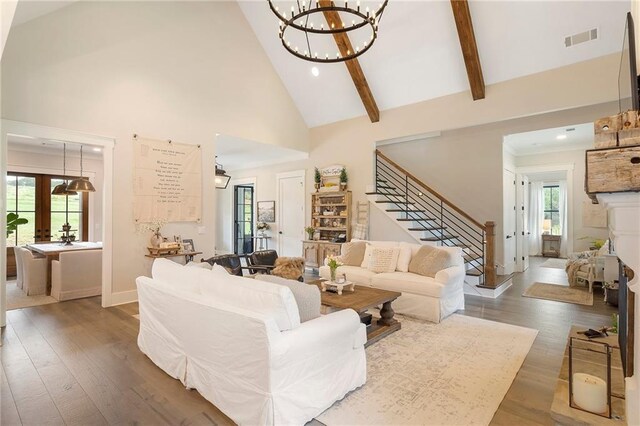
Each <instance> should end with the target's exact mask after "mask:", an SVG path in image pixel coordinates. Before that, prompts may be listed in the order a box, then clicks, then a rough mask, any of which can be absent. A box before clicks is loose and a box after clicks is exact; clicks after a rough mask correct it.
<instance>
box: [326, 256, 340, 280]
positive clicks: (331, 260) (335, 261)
mask: <svg viewBox="0 0 640 426" xmlns="http://www.w3.org/2000/svg"><path fill="white" fill-rule="evenodd" d="M327 266H328V267H329V271H330V272H331V282H332V283H335V282H336V270H337V269H338V266H342V261H340V258H339V257H338V256H329V257H327Z"/></svg>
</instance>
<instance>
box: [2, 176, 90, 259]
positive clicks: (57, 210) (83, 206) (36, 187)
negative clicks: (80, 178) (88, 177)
mask: <svg viewBox="0 0 640 426" xmlns="http://www.w3.org/2000/svg"><path fill="white" fill-rule="evenodd" d="M67 179H68V180H70V179H73V177H67ZM62 182H63V179H62V176H52V175H41V174H27V173H14V172H10V173H8V174H7V213H9V212H14V213H17V214H18V215H19V216H20V217H23V218H25V219H27V220H28V221H29V222H28V223H27V224H25V225H20V226H18V229H17V231H15V232H14V233H13V234H11V235H10V236H9V237H8V238H7V247H13V246H15V245H25V244H30V243H33V242H37V241H51V240H53V241H58V240H59V239H60V236H61V235H62V232H61V231H62V225H63V224H64V223H65V222H66V221H67V219H68V221H69V224H70V225H71V229H73V230H74V232H73V234H74V235H75V236H76V239H77V240H86V239H87V238H88V233H87V230H88V217H89V208H88V200H89V198H88V195H87V194H86V193H84V194H82V193H79V194H78V195H69V196H68V197H67V196H62V195H51V191H52V190H53V188H54V187H55V186H56V185H58V184H60V183H62Z"/></svg>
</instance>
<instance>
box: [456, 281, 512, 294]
mask: <svg viewBox="0 0 640 426" xmlns="http://www.w3.org/2000/svg"><path fill="white" fill-rule="evenodd" d="M512 285H513V281H512V279H511V277H510V278H509V279H508V280H507V281H505V282H504V283H502V284H500V286H499V287H496V288H487V287H479V286H476V285H472V284H469V283H467V282H465V283H464V294H469V295H471V296H480V297H486V298H488V299H497V298H498V297H499V296H500V295H501V294H502V293H504V292H505V291H506V290H507V289H508V288H509V287H511V286H512Z"/></svg>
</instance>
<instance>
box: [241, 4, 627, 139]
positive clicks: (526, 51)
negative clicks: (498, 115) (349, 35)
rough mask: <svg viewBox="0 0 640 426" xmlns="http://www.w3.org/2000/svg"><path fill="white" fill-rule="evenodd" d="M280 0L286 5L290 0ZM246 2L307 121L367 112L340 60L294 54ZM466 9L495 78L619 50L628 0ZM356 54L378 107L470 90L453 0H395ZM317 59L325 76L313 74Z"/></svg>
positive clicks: (266, 16)
mask: <svg viewBox="0 0 640 426" xmlns="http://www.w3.org/2000/svg"><path fill="white" fill-rule="evenodd" d="M274 1H275V4H278V5H279V6H280V8H281V9H283V8H284V10H290V7H291V4H292V2H291V1H278V0H274ZM362 3H363V4H364V3H365V0H362ZM375 3H376V4H378V1H376V2H375ZM240 7H241V9H242V11H243V12H244V14H245V16H246V18H247V20H248V21H249V24H250V25H251V27H252V28H253V31H254V32H255V34H256V36H257V37H258V40H259V41H260V43H261V44H262V46H263V47H264V49H265V51H266V53H267V55H268V56H269V59H270V60H271V62H272V64H273V66H274V68H275V69H276V71H277V72H278V74H279V75H280V78H281V79H282V81H283V83H284V85H285V86H286V88H287V89H288V91H289V93H290V94H291V96H292V98H293V100H294V102H295V103H296V105H297V106H298V108H299V110H300V112H301V113H302V116H303V117H304V119H305V121H306V123H307V125H309V126H310V127H314V126H318V125H322V124H326V123H331V122H335V121H339V120H345V119H348V118H352V117H357V116H361V115H365V114H366V112H365V110H364V107H363V106H362V102H361V101H360V98H359V97H358V94H357V92H356V90H355V87H354V85H353V82H352V81H351V79H350V77H349V74H348V72H347V70H346V67H345V66H344V64H341V63H337V64H318V65H316V64H314V63H311V62H307V61H304V60H301V59H298V58H296V57H294V56H293V55H291V54H289V53H288V52H286V51H285V50H284V48H283V47H282V45H281V44H280V40H279V38H278V36H277V24H278V22H277V19H276V17H275V15H273V14H272V12H271V11H270V10H269V7H268V5H267V2H265V1H259V2H257V1H240ZM470 9H471V15H472V19H473V26H474V30H475V35H476V40H477V43H478V51H479V55H480V61H481V64H482V69H483V74H484V80H485V84H487V85H489V84H493V83H497V82H501V81H506V80H510V79H513V78H517V77H521V76H524V75H529V74H534V73H537V72H541V71H545V70H549V69H553V68H558V67H562V66H565V65H569V64H572V63H576V62H580V61H585V60H588V59H593V58H596V57H599V56H603V55H606V54H610V53H614V52H618V51H620V50H621V48H622V36H623V31H624V22H625V14H626V12H628V11H629V10H630V2H629V1H478V0H477V1H472V2H471V4H470ZM316 25H318V24H316ZM325 25H326V23H325ZM596 27H597V28H598V31H599V37H600V38H599V39H597V40H594V41H590V42H587V43H583V44H578V45H576V46H573V47H570V48H566V47H565V46H564V37H565V36H568V35H573V34H576V33H580V32H583V31H586V30H589V29H592V28H596ZM326 46H329V45H326ZM330 48H331V49H333V50H330V51H329V52H335V46H333V45H330ZM321 49H322V48H320V49H318V50H319V51H318V53H319V54H320V55H322V54H323V50H321ZM360 63H361V65H362V68H363V70H364V73H365V75H366V77H367V80H368V82H369V85H370V87H371V90H372V92H373V95H374V97H375V99H376V102H377V104H378V107H379V109H380V110H386V109H390V108H394V107H398V106H402V105H408V104H412V103H416V102H420V101H424V100H428V99H433V98H437V97H440V96H444V95H448V94H453V93H458V92H461V91H467V90H469V83H468V80H467V75H466V71H465V67H464V61H463V59H462V54H461V51H460V43H459V40H458V35H457V32H456V29H455V24H454V21H453V13H452V11H451V5H450V3H449V2H448V1H390V2H389V5H388V6H387V9H386V11H385V13H384V15H383V18H382V20H381V22H380V30H379V35H378V40H377V41H376V42H375V44H374V45H373V47H372V48H371V49H370V50H369V51H368V52H366V53H365V54H364V55H362V56H361V57H360ZM314 65H316V66H318V67H319V69H320V76H319V77H313V76H312V75H311V67H312V66H314ZM487 96H491V94H490V93H488V95H487ZM469 97H470V99H471V95H469ZM480 102H481V101H480ZM382 120H384V117H382Z"/></svg>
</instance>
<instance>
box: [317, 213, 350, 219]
mask: <svg viewBox="0 0 640 426" xmlns="http://www.w3.org/2000/svg"><path fill="white" fill-rule="evenodd" d="M312 216H313V217H317V218H323V217H324V218H327V219H348V218H349V217H348V216H345V215H343V216H340V215H339V214H335V215H326V214H318V213H314V214H313V215H312Z"/></svg>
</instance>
